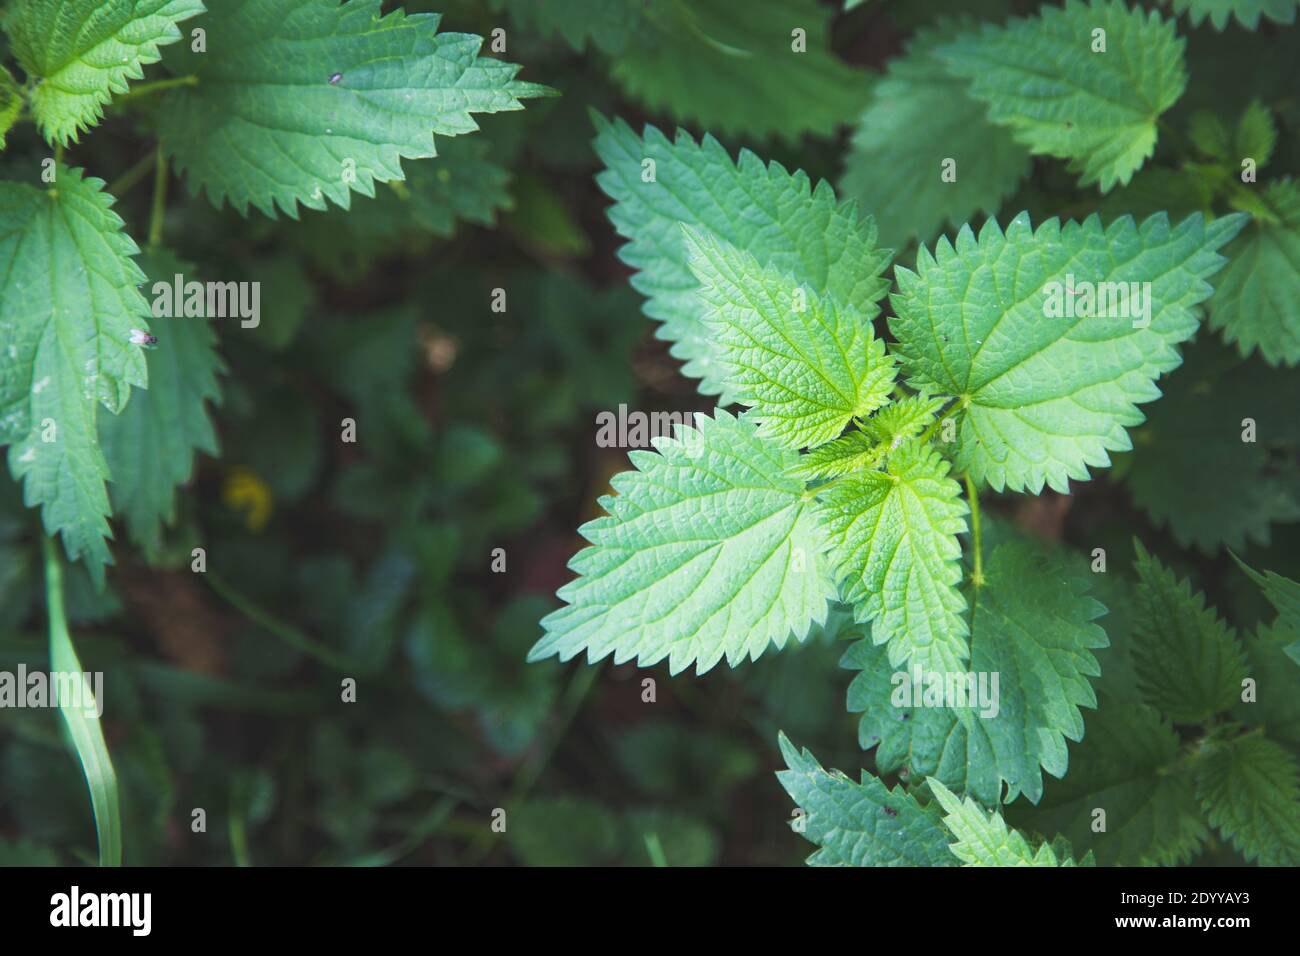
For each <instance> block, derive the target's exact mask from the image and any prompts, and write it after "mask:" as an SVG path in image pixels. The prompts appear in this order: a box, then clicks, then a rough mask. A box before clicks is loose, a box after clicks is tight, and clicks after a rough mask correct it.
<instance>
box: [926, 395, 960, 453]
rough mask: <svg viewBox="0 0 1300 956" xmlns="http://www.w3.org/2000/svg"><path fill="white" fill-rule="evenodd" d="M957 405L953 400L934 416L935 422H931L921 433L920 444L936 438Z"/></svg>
mask: <svg viewBox="0 0 1300 956" xmlns="http://www.w3.org/2000/svg"><path fill="white" fill-rule="evenodd" d="M955 404H956V401H955V400H953V401H950V402H949V403H948V404H947V405H945V406H944V407H943V408H941V409H939V411H938V413H937V414H936V415H935V416H934V421H932V422H930V424H929V426H928V427H927V428H926V429H925V431H923V432H921V436H920V437H919V438H918V439H917V443H918V444H921V445H924V444H925V443H926V442H928V441H929V440H930V439H931V438H933V437H934V433H935V432H937V431H938V430H939V429H940V428H941V427H942V426H943V423H944V421H945V420H946V419H947V418H948V413H949V412H950V411H952V408H953V406H954V405H955Z"/></svg>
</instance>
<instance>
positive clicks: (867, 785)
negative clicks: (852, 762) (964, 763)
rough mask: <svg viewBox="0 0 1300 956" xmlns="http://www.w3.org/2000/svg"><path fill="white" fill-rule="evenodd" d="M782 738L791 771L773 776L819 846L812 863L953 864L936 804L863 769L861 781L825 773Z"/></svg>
mask: <svg viewBox="0 0 1300 956" xmlns="http://www.w3.org/2000/svg"><path fill="white" fill-rule="evenodd" d="M780 740H781V753H782V755H783V756H784V757H785V764H786V766H787V767H789V768H790V769H788V770H780V771H777V775H776V777H777V779H778V780H780V781H781V786H783V787H785V791H786V793H788V794H790V799H792V800H794V802H795V804H796V805H797V807H798V809H799V810H802V811H803V813H802V816H800V817H797V818H796V821H797V825H799V826H802V830H801V831H800V832H802V834H803V836H804V838H805V839H807V840H808V841H809V842H811V843H815V844H817V846H818V847H820V849H819V850H818V851H817V852H816V853H814V854H813V855H812V856H810V857H809V858H808V863H809V864H810V865H811V866H956V865H957V859H956V857H954V856H953V855H952V853H950V852H949V850H948V832H947V831H946V830H945V829H944V826H943V823H942V821H941V818H940V816H939V812H938V808H937V807H935V806H933V805H931V806H922V805H921V804H920V803H918V802H917V800H916V798H915V797H913V796H912V795H911V794H909V793H908V792H907V791H905V790H904V789H903V788H902V787H901V786H897V787H895V788H894V789H893V790H890V789H889V788H887V787H886V786H885V785H884V784H883V783H881V781H880V779H879V778H878V777H873V776H872V775H871V774H869V773H866V772H865V771H864V772H863V774H862V782H861V783H854V782H853V781H852V780H850V779H849V778H848V777H846V776H844V774H842V773H840V772H839V771H831V772H829V773H828V772H827V771H826V770H823V769H822V766H821V764H819V763H818V762H817V760H816V758H815V757H813V755H812V754H811V753H809V752H808V751H807V750H804V751H803V752H802V753H800V752H799V750H797V749H796V748H795V746H794V744H792V743H790V741H789V740H787V739H786V737H785V734H782V735H781V738H780Z"/></svg>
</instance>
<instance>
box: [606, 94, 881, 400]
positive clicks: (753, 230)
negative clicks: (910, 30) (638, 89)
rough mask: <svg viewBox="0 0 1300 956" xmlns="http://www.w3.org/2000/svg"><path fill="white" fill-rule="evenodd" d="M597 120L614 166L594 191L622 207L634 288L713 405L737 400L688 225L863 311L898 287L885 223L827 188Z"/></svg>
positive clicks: (619, 220)
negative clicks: (693, 262)
mask: <svg viewBox="0 0 1300 956" xmlns="http://www.w3.org/2000/svg"><path fill="white" fill-rule="evenodd" d="M593 121H594V122H595V124H596V130H597V136H596V141H595V148H596V152H597V154H598V155H599V156H600V159H601V161H602V162H604V164H605V169H604V170H603V171H602V172H601V173H600V174H599V175H598V176H597V177H596V181H597V182H598V183H599V184H600V187H601V189H603V190H604V191H605V194H606V195H608V196H609V197H610V198H611V199H613V200H614V203H615V204H614V206H613V207H612V208H611V209H610V210H609V218H610V221H611V222H612V223H613V224H614V227H615V228H616V229H617V230H618V232H619V235H621V236H624V237H625V238H627V239H629V240H631V241H630V242H629V243H628V244H627V245H625V246H623V248H622V249H620V250H619V258H620V259H622V260H623V261H624V262H625V263H627V264H628V265H629V266H631V267H632V268H633V269H634V270H636V273H637V274H636V275H634V276H633V277H632V286H633V288H635V289H636V290H637V291H638V292H640V293H642V294H643V295H644V296H646V299H647V301H646V304H645V307H644V308H645V313H646V315H648V316H649V317H650V318H652V319H657V320H658V321H660V322H662V323H664V324H663V326H662V327H661V328H659V329H658V330H657V332H656V334H657V336H658V337H659V338H661V339H666V340H668V341H670V342H672V343H673V347H672V354H673V356H675V357H676V358H678V359H681V360H682V361H684V362H685V363H686V364H685V366H684V367H683V368H682V373H683V374H685V375H688V376H690V377H691V378H698V379H701V380H702V381H701V382H700V391H701V392H702V393H704V394H705V395H721V396H722V398H721V399H720V404H730V401H731V400H730V398H729V397H728V396H727V393H726V392H725V391H724V387H723V383H724V382H725V380H726V373H725V370H724V369H721V368H718V366H717V360H716V358H715V357H714V354H713V342H712V338H711V336H710V333H709V330H708V328H707V327H706V326H705V322H704V309H703V303H702V301H701V300H700V297H699V295H698V294H697V289H698V288H699V281H698V280H697V279H696V278H695V276H694V275H693V274H692V273H691V270H690V266H689V263H688V261H687V248H686V239H685V236H684V235H683V233H682V229H681V226H680V225H679V224H680V223H686V224H687V225H689V226H692V227H694V228H696V229H698V230H700V231H707V232H710V233H712V234H713V235H714V236H716V237H717V238H718V239H719V240H720V241H722V242H726V243H729V244H731V245H733V246H735V247H737V248H740V249H745V250H746V251H748V252H749V253H750V254H751V255H752V256H753V257H754V258H755V259H756V260H757V261H758V263H759V264H760V265H762V266H771V267H773V268H775V269H778V270H780V271H781V272H782V273H785V274H787V275H790V276H791V277H792V278H793V279H795V280H796V281H797V282H799V283H801V284H804V285H806V286H807V287H808V288H811V289H816V290H817V291H818V292H820V293H823V294H826V295H830V296H832V297H833V298H834V299H835V300H836V301H837V302H842V303H853V304H854V306H855V307H856V308H858V309H863V310H865V309H867V308H869V307H870V305H871V303H874V302H876V301H878V300H879V299H880V298H881V297H882V296H884V294H885V292H886V290H887V289H888V288H889V282H888V280H886V279H885V278H884V277H883V276H882V275H881V273H883V272H884V270H885V267H886V266H887V265H888V264H889V254H888V252H886V251H884V250H879V249H877V248H876V228H875V225H874V224H873V223H872V221H871V219H870V218H865V219H860V218H859V217H858V214H857V211H856V209H855V208H854V207H853V206H852V205H851V204H848V205H841V204H840V203H839V202H838V201H837V200H836V198H835V193H834V191H833V190H832V189H831V187H830V186H829V185H827V184H826V183H825V182H819V183H817V185H816V186H815V187H814V186H813V184H812V183H811V181H810V180H809V178H808V176H807V175H806V174H804V173H802V172H796V173H793V174H791V173H788V172H786V171H785V170H784V169H783V168H782V167H781V166H779V165H778V164H776V163H768V164H764V163H763V161H762V160H760V159H759V158H758V157H757V156H755V155H754V154H753V153H751V152H749V151H748V150H741V152H740V156H739V158H738V159H737V160H735V161H733V160H732V158H731V157H730V156H729V155H728V154H727V151H726V150H725V149H724V148H723V147H722V145H721V144H720V143H718V141H717V140H715V139H714V138H713V137H712V136H705V137H704V140H703V141H702V142H700V143H697V142H695V140H693V139H692V138H691V137H690V136H689V135H688V134H687V133H685V132H684V131H680V130H679V131H678V133H677V137H676V139H675V140H669V139H668V138H667V137H666V136H664V134H663V133H661V132H659V130H657V129H655V128H654V127H653V126H647V127H646V128H645V133H644V135H643V136H637V135H636V133H634V132H633V131H632V129H631V127H629V126H628V125H627V124H626V123H624V122H623V121H622V120H618V119H616V120H614V121H613V122H612V123H611V122H609V121H607V120H605V119H604V118H603V117H600V116H598V115H596V116H593ZM736 209H744V210H745V214H744V216H737V215H736V212H735V210H736Z"/></svg>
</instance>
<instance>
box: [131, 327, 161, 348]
mask: <svg viewBox="0 0 1300 956" xmlns="http://www.w3.org/2000/svg"><path fill="white" fill-rule="evenodd" d="M130 342H131V344H132V345H143V346H144V347H145V348H149V349H151V348H153V347H154V346H155V345H157V344H158V336H156V335H151V334H149V333H148V332H143V331H141V330H140V329H132V330H131V338H130Z"/></svg>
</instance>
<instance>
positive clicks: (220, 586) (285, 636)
mask: <svg viewBox="0 0 1300 956" xmlns="http://www.w3.org/2000/svg"><path fill="white" fill-rule="evenodd" d="M203 577H204V578H206V579H207V582H208V586H209V587H211V588H212V590H213V591H215V592H216V593H217V596H218V597H220V598H221V599H222V600H223V601H225V602H226V603H227V604H229V605H230V606H231V607H233V608H234V609H235V610H236V611H238V612H239V613H240V614H243V615H244V617H246V618H248V619H249V620H250V621H252V622H253V623H254V624H256V625H257V626H258V627H260V628H262V630H264V631H266V632H268V633H270V634H273V635H275V636H276V637H278V638H280V640H282V641H284V642H285V643H286V644H288V645H289V646H290V647H292V648H294V649H295V650H297V651H300V652H301V653H303V654H306V655H307V656H308V657H312V658H314V659H316V660H318V661H320V662H321V663H322V664H324V665H326V666H327V667H332V668H334V670H336V671H338V672H339V673H342V674H353V673H364V672H365V668H364V667H362V666H360V665H359V664H358V663H357V662H355V661H352V660H349V659H348V658H347V657H345V656H343V655H342V654H339V653H337V652H335V651H334V650H332V649H331V648H329V647H326V646H325V645H324V644H321V643H319V642H318V641H315V640H313V639H312V638H310V637H308V636H307V635H306V634H304V633H302V632H301V631H299V630H298V629H297V628H295V627H292V626H291V625H288V624H286V623H284V622H283V621H281V620H279V619H278V618H275V617H272V616H271V614H270V613H269V612H267V611H264V610H263V609H262V608H260V607H259V606H258V605H256V604H254V603H253V602H252V601H251V600H249V599H248V598H246V597H244V596H243V595H242V594H240V593H239V592H238V591H236V590H235V589H234V588H232V587H231V586H230V585H229V584H227V583H226V582H225V581H223V580H222V579H221V578H220V577H218V576H217V575H215V574H213V573H212V572H211V571H209V572H207V573H206V574H204V575H203Z"/></svg>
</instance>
